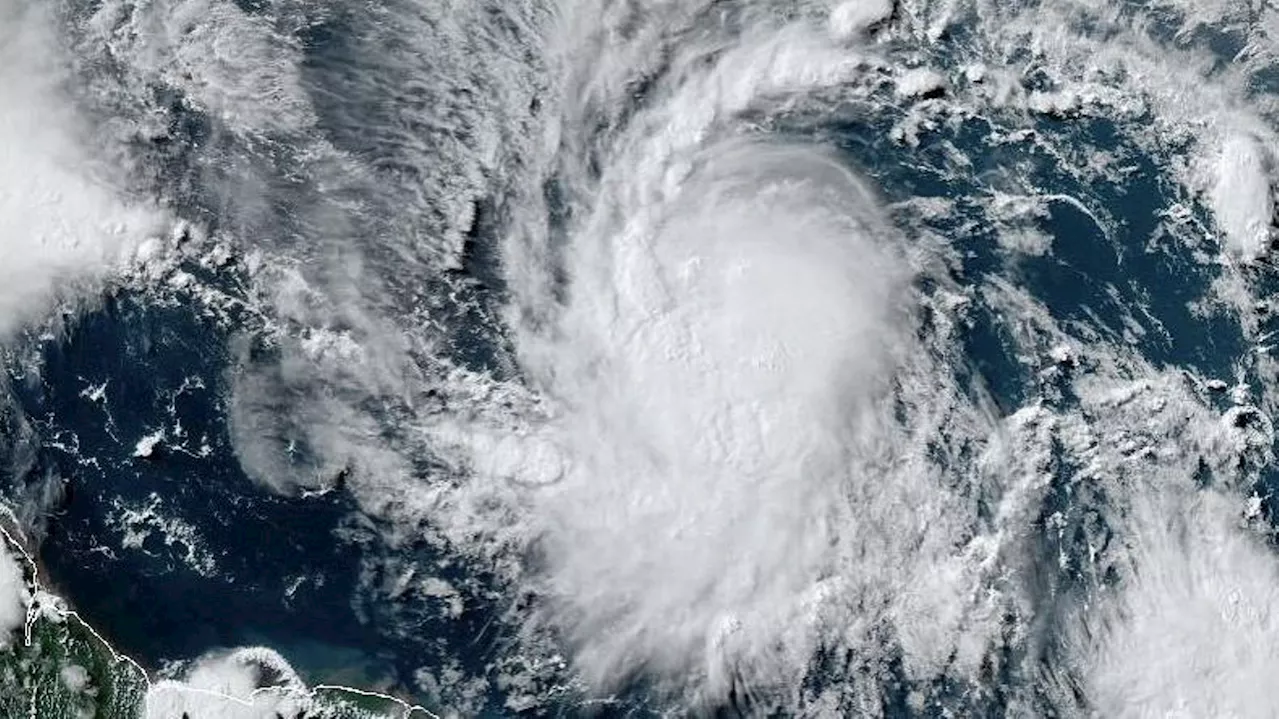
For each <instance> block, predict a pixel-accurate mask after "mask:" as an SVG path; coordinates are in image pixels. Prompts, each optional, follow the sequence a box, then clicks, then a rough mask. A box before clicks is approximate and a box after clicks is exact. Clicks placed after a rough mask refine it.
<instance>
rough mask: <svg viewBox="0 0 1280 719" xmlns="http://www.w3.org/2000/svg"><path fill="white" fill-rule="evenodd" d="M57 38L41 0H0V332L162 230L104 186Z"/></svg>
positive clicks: (145, 211) (146, 212)
mask: <svg viewBox="0 0 1280 719" xmlns="http://www.w3.org/2000/svg"><path fill="white" fill-rule="evenodd" d="M59 42H60V40H59V38H57V36H56V35H55V34H54V33H53V31H52V27H51V24H50V20H49V18H48V17H47V16H46V11H45V10H43V9H42V8H41V6H39V5H31V4H28V3H22V2H15V1H14V0H0V98H3V99H2V100H0V336H3V335H5V334H8V333H9V332H11V331H12V330H13V329H15V328H16V327H18V326H19V325H21V324H22V323H24V322H28V321H31V320H33V319H37V318H38V317H39V313H40V312H42V311H43V310H45V309H47V306H48V303H49V301H50V300H52V299H53V298H55V297H56V296H58V293H59V292H61V291H63V290H65V289H66V286H67V285H68V284H69V283H75V282H78V281H84V280H92V279H96V278H101V277H103V276H105V274H106V273H107V272H109V271H111V270H112V269H115V268H118V267H119V266H120V265H121V264H122V263H123V262H126V261H128V260H129V259H130V253H131V252H132V250H133V249H134V248H135V247H136V246H137V245H138V243H140V242H141V241H143V240H145V239H146V238H147V237H148V236H151V235H153V234H155V233H156V232H158V231H162V228H161V226H160V221H159V217H158V213H157V212H155V211H154V210H153V209H151V208H147V207H138V206H129V205H128V204H126V203H125V202H122V201H121V200H120V199H119V197H118V196H117V195H116V193H115V192H113V190H112V189H111V188H110V187H109V186H108V185H107V184H106V183H107V181H108V178H110V177H111V176H112V173H110V172H108V171H106V170H105V168H104V166H103V165H102V163H101V158H100V157H97V156H95V154H94V152H93V151H91V150H90V149H89V147H90V146H91V143H93V142H95V139H94V136H93V133H91V132H90V131H89V128H88V125H87V124H86V123H85V120H84V118H82V117H80V116H78V114H77V112H76V110H75V109H74V107H73V106H72V101H71V99H70V98H69V97H67V96H66V95H65V94H64V90H65V89H66V87H65V85H64V82H65V81H66V79H67V78H66V73H65V68H64V67H63V66H62V64H61V62H62V58H63V54H62V52H61V48H60V46H59ZM97 141H102V138H98V139H97Z"/></svg>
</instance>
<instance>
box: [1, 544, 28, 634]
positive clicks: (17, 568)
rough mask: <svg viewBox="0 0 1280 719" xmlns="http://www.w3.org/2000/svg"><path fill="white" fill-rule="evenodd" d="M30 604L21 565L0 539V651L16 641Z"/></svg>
mask: <svg viewBox="0 0 1280 719" xmlns="http://www.w3.org/2000/svg"><path fill="white" fill-rule="evenodd" d="M30 603H31V592H30V591H29V590H28V589H27V584H26V581H25V580H24V579H23V577H22V565H21V564H20V563H19V561H18V558H17V557H16V556H14V554H13V550H12V549H11V548H10V547H9V546H8V542H7V540H6V539H4V538H3V537H0V649H3V648H5V647H6V646H9V645H10V644H11V643H12V642H13V641H15V640H16V639H17V636H16V633H17V631H18V630H19V629H21V628H22V626H23V625H24V624H25V623H26V620H27V607H28V605H30Z"/></svg>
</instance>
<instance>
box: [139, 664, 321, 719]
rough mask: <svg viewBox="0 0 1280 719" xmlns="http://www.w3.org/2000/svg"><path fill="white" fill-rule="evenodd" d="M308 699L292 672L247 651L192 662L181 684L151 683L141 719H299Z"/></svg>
mask: <svg viewBox="0 0 1280 719" xmlns="http://www.w3.org/2000/svg"><path fill="white" fill-rule="evenodd" d="M309 702H310V699H309V697H308V694H307V690H306V687H305V686H304V685H303V684H302V680H301V679H299V678H298V676H297V674H296V673H295V672H294V671H293V667H291V666H289V663H288V662H287V661H285V659H284V657H282V656H280V655H279V654H278V653H276V652H275V651H272V650H271V649H266V648H264V647H248V648H243V649H236V650H233V651H229V652H213V653H210V654H207V655H205V656H203V657H201V658H199V659H197V660H196V661H195V662H194V663H192V665H191V666H190V667H189V668H188V669H187V671H186V672H185V674H184V676H183V677H182V678H181V680H162V681H158V682H155V683H154V684H153V685H152V686H151V687H150V688H149V689H148V690H147V696H146V714H145V716H146V717H147V719H171V718H172V717H180V716H184V715H185V716H189V717H190V718H191V719H275V717H277V716H285V717H295V716H302V715H303V711H304V710H305V709H306V707H307V705H308V703H309Z"/></svg>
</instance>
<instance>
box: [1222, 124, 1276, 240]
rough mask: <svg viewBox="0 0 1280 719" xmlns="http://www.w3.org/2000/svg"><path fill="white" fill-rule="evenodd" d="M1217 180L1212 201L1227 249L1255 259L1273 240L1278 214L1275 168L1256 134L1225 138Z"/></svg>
mask: <svg viewBox="0 0 1280 719" xmlns="http://www.w3.org/2000/svg"><path fill="white" fill-rule="evenodd" d="M1217 159H1218V161H1217V167H1216V171H1217V172H1216V182H1215V183H1214V184H1213V188H1212V190H1211V191H1210V193H1209V201H1210V203H1211V205H1212V207H1213V211H1214V214H1216V215H1217V218H1218V225H1219V226H1220V227H1221V228H1222V233H1223V235H1224V237H1225V244H1226V246H1227V250H1228V252H1230V253H1231V255H1233V256H1234V257H1236V258H1238V259H1241V260H1244V261H1246V262H1247V261H1250V260H1256V259H1258V258H1259V257H1261V256H1262V255H1263V254H1264V253H1265V252H1266V251H1267V246H1268V244H1269V243H1270V241H1271V220H1272V217H1273V216H1274V214H1275V200H1274V199H1273V195H1272V187H1271V184H1272V178H1273V177H1274V175H1275V170H1274V168H1270V169H1269V168H1268V163H1267V162H1266V159H1265V156H1264V154H1263V150H1262V148H1260V147H1259V146H1258V143H1257V142H1256V141H1255V140H1253V138H1250V137H1247V136H1240V135H1229V136H1228V137H1227V138H1226V139H1224V140H1223V142H1222V150H1221V154H1220V155H1219V156H1218V158H1217Z"/></svg>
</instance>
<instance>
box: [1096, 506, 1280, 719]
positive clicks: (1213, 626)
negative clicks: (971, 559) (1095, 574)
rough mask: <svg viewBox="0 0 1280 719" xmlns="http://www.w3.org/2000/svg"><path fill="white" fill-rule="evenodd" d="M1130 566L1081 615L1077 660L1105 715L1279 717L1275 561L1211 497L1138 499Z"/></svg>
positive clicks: (1234, 514)
mask: <svg viewBox="0 0 1280 719" xmlns="http://www.w3.org/2000/svg"><path fill="white" fill-rule="evenodd" d="M1137 503H1138V506H1137V507H1136V508H1135V509H1134V511H1133V512H1132V513H1131V515H1130V517H1129V519H1130V522H1131V523H1132V524H1131V526H1132V529H1131V533H1130V534H1129V535H1128V537H1127V539H1126V541H1127V542H1128V543H1129V544H1130V548H1129V556H1128V558H1129V564H1128V566H1127V569H1126V571H1125V572H1124V574H1123V578H1122V581H1121V584H1120V586H1119V588H1118V589H1117V590H1116V593H1115V594H1114V595H1113V596H1105V595H1104V596H1102V597H1100V598H1099V602H1098V605H1097V606H1096V608H1095V609H1094V610H1093V611H1092V612H1090V613H1089V614H1087V615H1086V617H1085V620H1084V629H1083V630H1082V631H1081V634H1080V637H1079V647H1078V651H1079V657H1080V659H1081V661H1082V662H1083V663H1084V676H1085V678H1086V682H1087V685H1088V690H1089V695H1090V698H1091V699H1092V701H1093V704H1094V706H1095V707H1096V708H1097V710H1098V711H1099V712H1101V713H1102V714H1103V715H1105V716H1113V717H1135V718H1143V719H1146V718H1147V717H1150V718H1152V719H1155V718H1156V717H1161V718H1163V717H1185V718H1187V719H1191V718H1193V717H1210V716H1212V717H1233V718H1236V719H1253V718H1255V717H1256V718H1257V719H1265V718H1266V717H1274V716H1276V714H1277V712H1280V698H1278V697H1277V694H1276V677H1278V676H1280V655H1278V653H1277V652H1278V650H1277V647H1278V645H1280V640H1278V639H1277V637H1278V636H1280V619H1278V617H1280V610H1278V609H1277V605H1278V603H1280V589H1278V587H1277V585H1278V582H1280V577H1278V576H1277V566H1276V556H1275V553H1274V552H1273V551H1269V550H1268V549H1267V547H1266V545H1265V542H1264V541H1263V540H1262V538H1261V537H1258V536H1251V533H1250V532H1249V531H1248V530H1245V529H1243V528H1242V527H1241V526H1240V517H1241V514H1242V512H1241V510H1242V508H1243V503H1242V502H1238V501H1231V500H1229V499H1228V498H1226V497H1224V496H1220V495H1217V494H1214V493H1212V492H1209V493H1205V494H1202V495H1201V496H1199V497H1196V498H1178V499H1171V498H1166V499H1164V500H1163V501H1161V500H1158V499H1152V498H1151V497H1142V498H1139V499H1138V500H1137Z"/></svg>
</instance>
